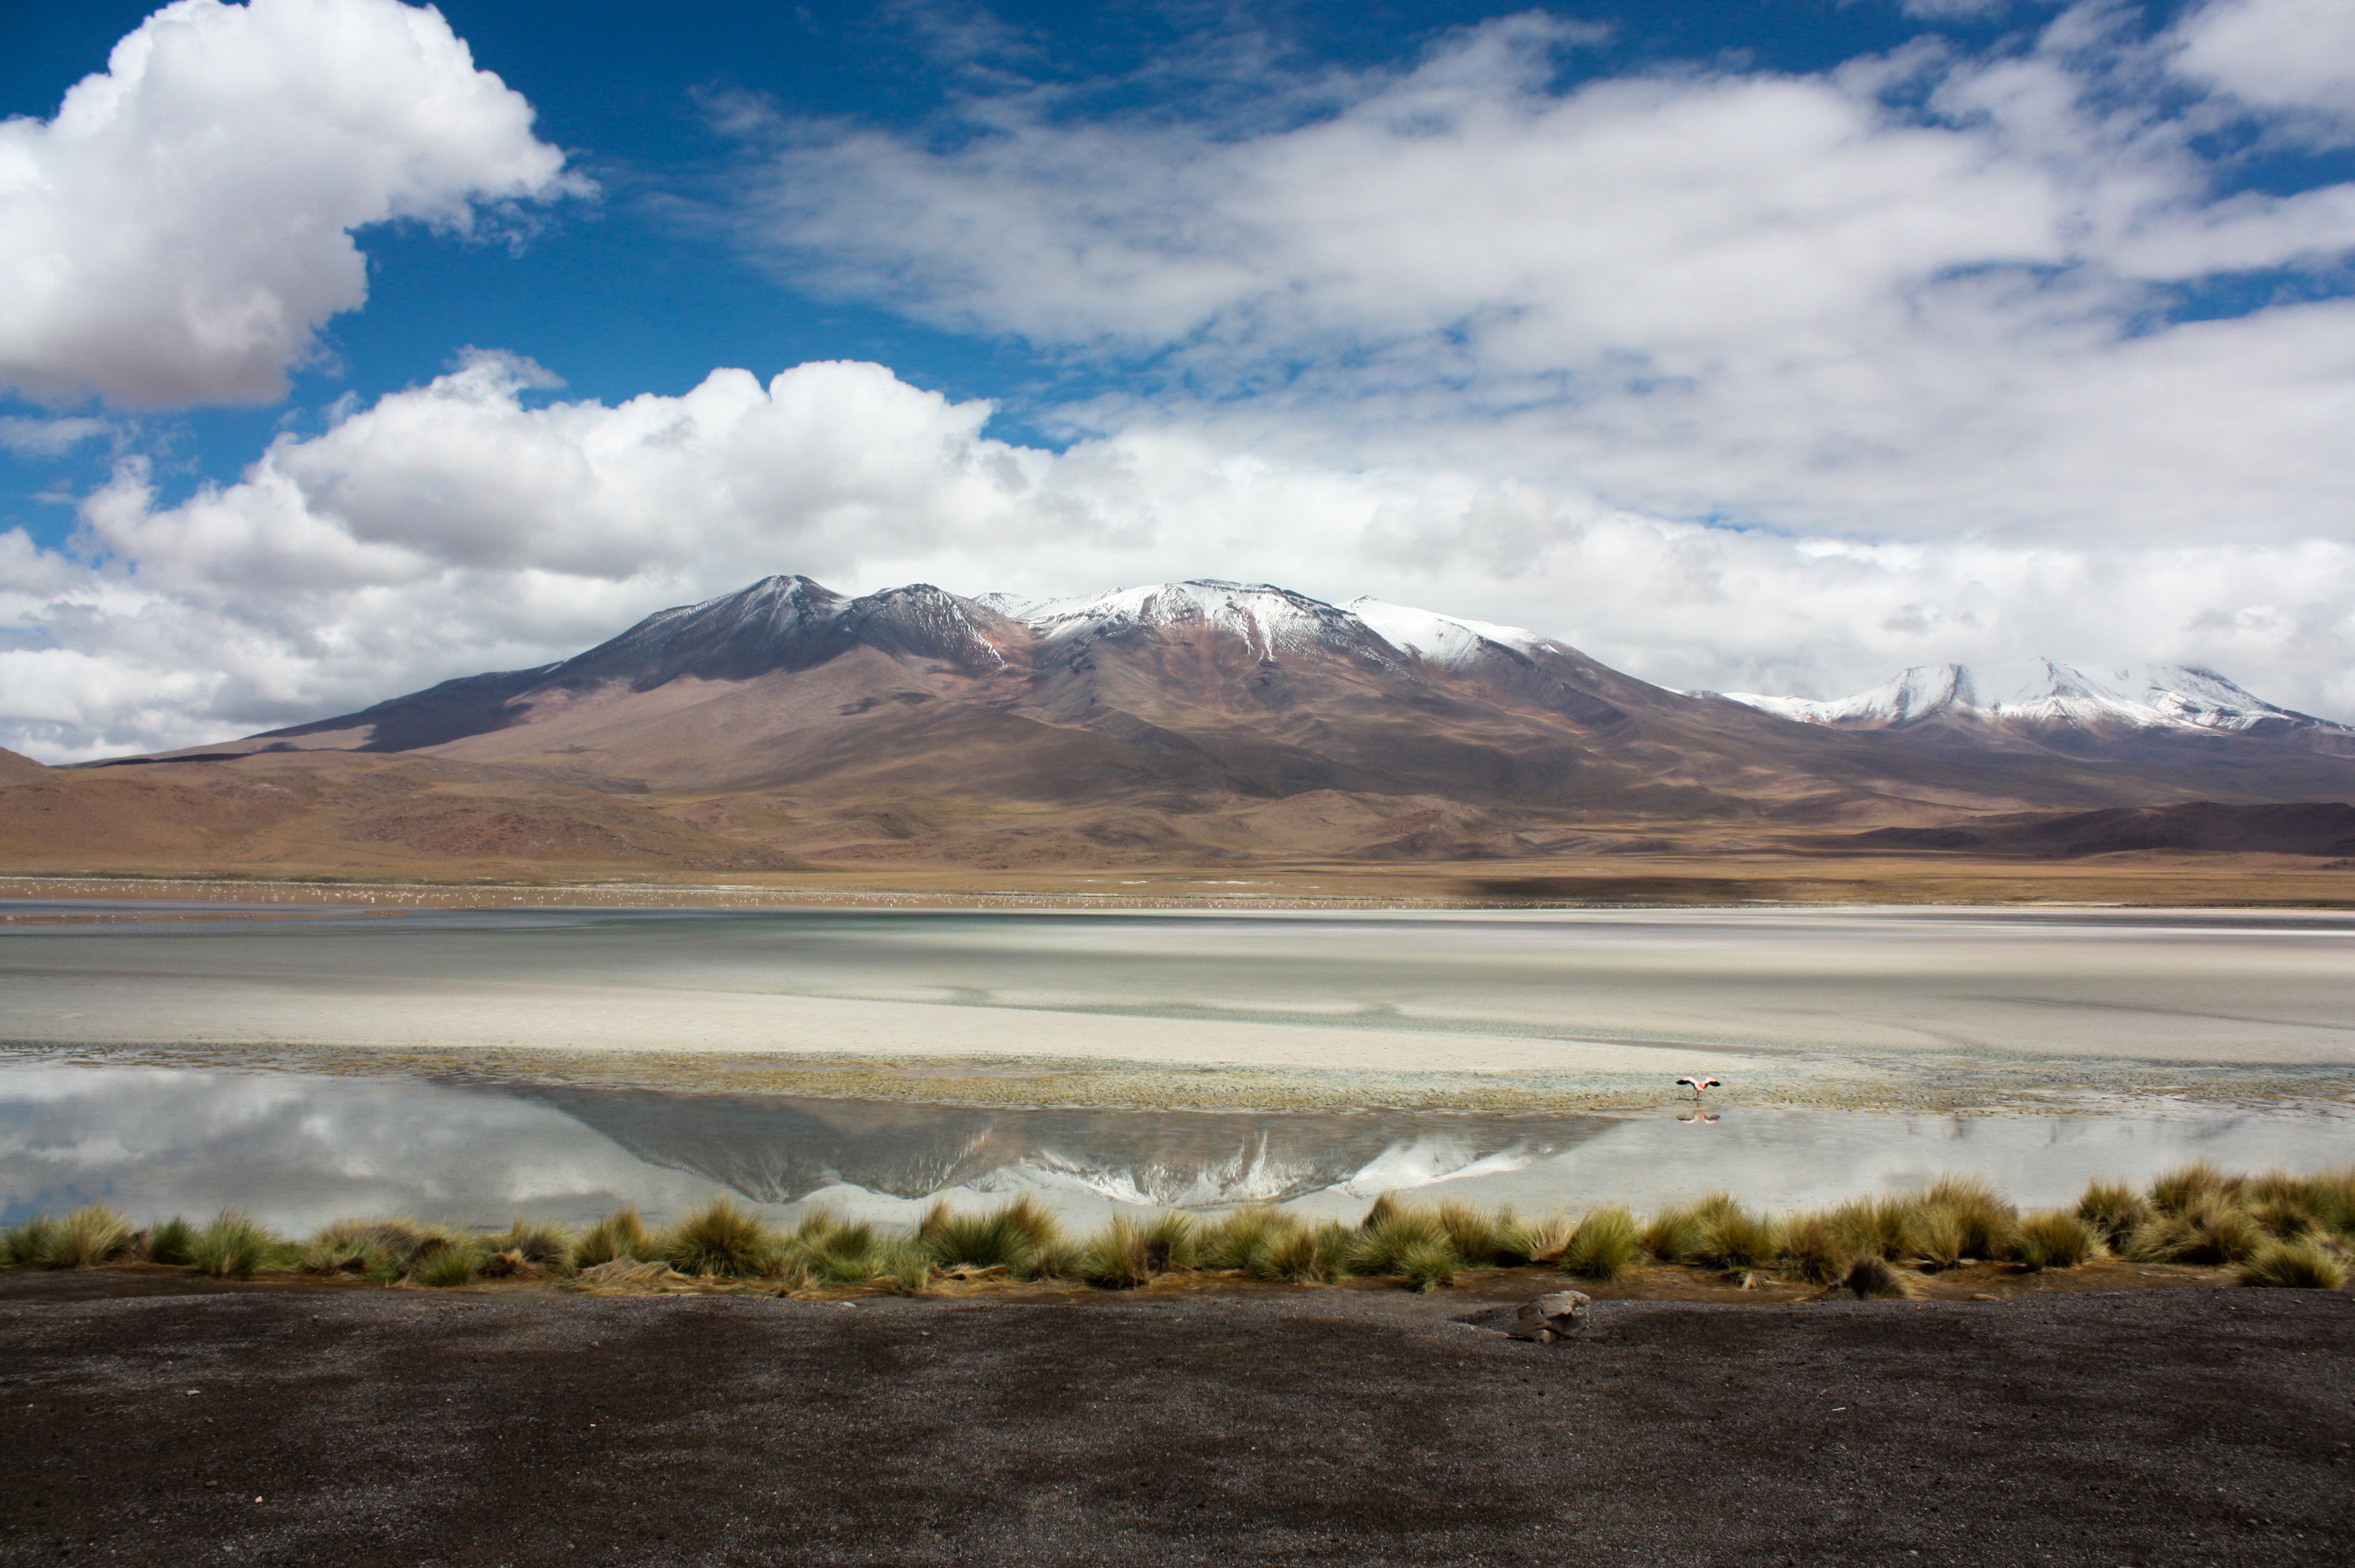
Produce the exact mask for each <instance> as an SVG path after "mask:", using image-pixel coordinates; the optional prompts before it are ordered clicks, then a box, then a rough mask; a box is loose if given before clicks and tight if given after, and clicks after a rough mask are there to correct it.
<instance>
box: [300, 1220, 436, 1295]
mask: <svg viewBox="0 0 2355 1568" xmlns="http://www.w3.org/2000/svg"><path fill="white" fill-rule="evenodd" d="M448 1239H449V1237H448V1232H444V1231H442V1230H439V1229H435V1228H432V1227H429V1226H425V1225H421V1224H419V1223H417V1222H416V1221H413V1220H337V1221H333V1222H332V1223H330V1224H327V1225H325V1226H322V1227H321V1228H320V1230H319V1231H318V1232H317V1233H316V1234H314V1236H313V1237H312V1238H311V1239H310V1240H309V1241H308V1242H306V1243H304V1246H303V1257H302V1262H301V1264H300V1267H301V1268H302V1270H303V1272H304V1273H305V1274H357V1275H367V1276H368V1278H370V1279H373V1280H379V1281H382V1280H394V1279H399V1278H400V1276H401V1275H405V1274H407V1273H408V1272H409V1271H410V1267H411V1265H413V1264H415V1263H416V1262H417V1260H418V1258H419V1256H420V1255H421V1254H422V1253H427V1252H430V1251H432V1249H433V1248H434V1247H435V1246H437V1245H439V1244H441V1243H443V1242H446V1241H447V1240H448Z"/></svg>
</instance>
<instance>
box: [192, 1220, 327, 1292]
mask: <svg viewBox="0 0 2355 1568" xmlns="http://www.w3.org/2000/svg"><path fill="white" fill-rule="evenodd" d="M290 1254H293V1255H290ZM299 1255H300V1254H298V1253H294V1249H293V1248H292V1247H290V1246H289V1245H288V1244H287V1243H285V1242H283V1241H282V1240H280V1239H279V1238H278V1237H277V1236H275V1235H273V1234H272V1233H271V1232H268V1231H265V1230H263V1229H262V1228H261V1226H260V1225H257V1224H255V1223H254V1221H253V1216H252V1215H250V1214H248V1213H247V1212H246V1211H244V1210H242V1209H224V1210H222V1211H220V1212H219V1213H218V1214H216V1215H214V1216H213V1219H212V1222H211V1223H210V1224H208V1225H207V1226H206V1227H205V1228H204V1229H203V1230H201V1231H198V1232H197V1233H196V1235H195V1237H194V1238H193V1239H191V1240H190V1242H189V1243H188V1263H189V1264H190V1266H191V1267H193V1268H195V1269H196V1270H197V1273H199V1274H207V1275H212V1277H214V1278H215V1279H251V1278H252V1277H253V1276H254V1275H257V1274H259V1273H261V1271H262V1270H263V1269H265V1268H268V1267H270V1266H271V1265H272V1264H276V1263H279V1262H281V1261H286V1262H292V1261H294V1258H295V1257H298V1256H299Z"/></svg>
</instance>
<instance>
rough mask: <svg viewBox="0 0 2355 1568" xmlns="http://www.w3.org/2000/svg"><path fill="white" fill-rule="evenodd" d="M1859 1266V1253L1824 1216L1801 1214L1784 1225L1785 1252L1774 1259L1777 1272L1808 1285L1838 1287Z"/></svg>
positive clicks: (1783, 1250) (1784, 1222)
mask: <svg viewBox="0 0 2355 1568" xmlns="http://www.w3.org/2000/svg"><path fill="white" fill-rule="evenodd" d="M1855 1262H1856V1249H1855V1248H1854V1247H1852V1246H1850V1245H1849V1243H1848V1241H1847V1240H1846V1239H1845V1238H1844V1237H1843V1236H1842V1235H1841V1234H1840V1233H1839V1232H1838V1231H1837V1230H1835V1229H1833V1227H1832V1223H1831V1221H1829V1220H1828V1219H1826V1218H1825V1217H1824V1216H1823V1215H1821V1214H1801V1215H1798V1216H1796V1217H1795V1218H1793V1219H1789V1220H1785V1221H1783V1248H1782V1251H1781V1252H1780V1253H1778V1254H1777V1255H1776V1257H1775V1259H1774V1266H1775V1268H1776V1270H1777V1271H1779V1272H1780V1273H1783V1274H1786V1275H1791V1276H1792V1277H1793V1278H1795V1279H1800V1280H1804V1281H1806V1283H1807V1284H1809V1285H1835V1284H1838V1282H1839V1281H1840V1280H1842V1279H1844V1278H1846V1277H1847V1275H1848V1271H1849V1265H1851V1264H1854V1263H1855Z"/></svg>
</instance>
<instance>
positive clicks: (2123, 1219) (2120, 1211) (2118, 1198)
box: [2077, 1181, 2150, 1247]
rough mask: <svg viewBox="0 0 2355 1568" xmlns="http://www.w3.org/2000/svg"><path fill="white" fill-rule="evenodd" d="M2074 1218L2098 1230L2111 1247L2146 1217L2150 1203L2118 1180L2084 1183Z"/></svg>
mask: <svg viewBox="0 0 2355 1568" xmlns="http://www.w3.org/2000/svg"><path fill="white" fill-rule="evenodd" d="M2077 1218H2079V1219H2080V1220H2083V1221H2085V1222H2086V1223H2087V1224H2089V1225H2091V1226H2093V1227H2094V1230H2096V1231H2098V1232H2101V1236H2102V1240H2103V1241H2104V1242H2105V1243H2107V1244H2109V1245H2111V1246H2114V1247H2115V1246H2117V1245H2119V1244H2120V1243H2123V1242H2124V1241H2125V1240H2126V1236H2127V1235H2128V1234H2129V1233H2130V1232H2133V1230H2134V1228H2135V1227H2136V1226H2137V1225H2139V1224H2141V1223H2142V1222H2143V1221H2146V1220H2147V1219H2149V1218H2150V1205H2149V1203H2147V1202H2146V1201H2145V1200H2144V1199H2143V1196H2142V1194H2141V1193H2139V1192H2137V1191H2136V1190H2135V1189H2133V1188H2131V1187H2128V1186H2127V1185H2126V1183H2124V1182H2122V1181H2094V1182H2088V1183H2087V1184H2086V1187H2085V1191H2084V1195H2083V1197H2081V1198H2079V1199H2078V1200H2077Z"/></svg>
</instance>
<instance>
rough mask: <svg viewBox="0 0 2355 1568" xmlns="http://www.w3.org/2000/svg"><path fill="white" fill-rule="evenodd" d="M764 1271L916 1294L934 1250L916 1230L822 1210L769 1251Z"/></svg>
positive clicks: (808, 1281) (789, 1278)
mask: <svg viewBox="0 0 2355 1568" xmlns="http://www.w3.org/2000/svg"><path fill="white" fill-rule="evenodd" d="M764 1261H765V1264H766V1267H765V1272H766V1273H767V1274H768V1275H769V1276H770V1277H771V1278H773V1279H783V1281H784V1282H785V1283H786V1284H787V1285H788V1286H789V1287H794V1288H798V1287H801V1286H805V1285H880V1286H882V1287H883V1288H884V1289H886V1290H893V1291H898V1292H900V1293H901V1294H903V1295H910V1296H912V1295H914V1294H915V1293H916V1292H918V1291H921V1290H922V1289H923V1288H924V1286H925V1285H928V1284H930V1283H931V1282H932V1252H931V1250H930V1249H929V1248H927V1247H926V1246H925V1245H924V1243H923V1242H922V1240H921V1239H919V1238H918V1237H915V1236H901V1235H890V1234H887V1233H885V1232H882V1231H879V1230H878V1229H877V1228H876V1227H875V1226H874V1225H872V1224H869V1223H868V1222H867V1221H863V1220H853V1221H842V1220H837V1219H836V1218H835V1217H834V1216H833V1215H832V1214H829V1213H827V1212H826V1211H819V1212H817V1213H815V1214H812V1215H810V1216H808V1217H807V1218H805V1220H803V1221H802V1222H801V1223H800V1224H799V1225H798V1226H796V1227H795V1228H794V1232H793V1234H791V1235H790V1236H787V1237H785V1238H784V1240H783V1242H782V1243H777V1244H776V1245H775V1247H774V1248H773V1250H772V1251H771V1252H770V1253H768V1254H767V1255H766V1258H765V1260H764Z"/></svg>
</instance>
